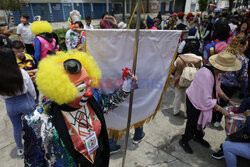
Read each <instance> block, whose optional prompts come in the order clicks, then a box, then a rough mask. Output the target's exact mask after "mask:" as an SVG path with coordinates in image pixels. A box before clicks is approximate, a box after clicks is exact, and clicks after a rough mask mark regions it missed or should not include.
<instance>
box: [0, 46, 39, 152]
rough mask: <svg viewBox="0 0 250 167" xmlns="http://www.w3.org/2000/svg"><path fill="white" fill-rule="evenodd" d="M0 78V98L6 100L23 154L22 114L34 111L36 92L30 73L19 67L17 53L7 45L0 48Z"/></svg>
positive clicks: (19, 149) (16, 140)
mask: <svg viewBox="0 0 250 167" xmlns="http://www.w3.org/2000/svg"><path fill="white" fill-rule="evenodd" d="M0 78H1V79H0V98H2V99H3V100H5V104H6V109H7V113H8V116H9V118H10V120H11V122H12V125H13V128H14V139H15V142H16V145H17V147H18V149H17V155H18V156H21V155H23V153H24V151H23V144H22V138H21V132H22V120H21V116H22V115H23V114H27V113H29V112H32V110H33V108H34V107H35V101H34V100H35V99H36V92H35V88H34V86H33V83H32V81H31V79H30V77H29V75H28V73H27V72H26V71H25V70H23V69H19V67H18V65H17V63H16V57H15V53H14V52H13V51H12V50H11V49H9V48H5V47H2V48H0Z"/></svg>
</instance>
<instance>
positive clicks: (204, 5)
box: [198, 0, 208, 12]
mask: <svg viewBox="0 0 250 167" xmlns="http://www.w3.org/2000/svg"><path fill="white" fill-rule="evenodd" d="M198 3H199V8H200V11H202V12H204V11H206V10H207V5H208V0H199V1H198Z"/></svg>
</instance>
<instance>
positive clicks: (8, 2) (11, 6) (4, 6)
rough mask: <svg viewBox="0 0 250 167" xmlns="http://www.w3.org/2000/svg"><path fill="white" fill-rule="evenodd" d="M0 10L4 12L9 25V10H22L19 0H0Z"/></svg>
mask: <svg viewBox="0 0 250 167" xmlns="http://www.w3.org/2000/svg"><path fill="white" fill-rule="evenodd" d="M0 4H1V5H0V10H4V11H5V14H6V23H7V25H8V27H9V26H10V18H11V10H19V11H21V10H22V7H21V3H20V0H0Z"/></svg>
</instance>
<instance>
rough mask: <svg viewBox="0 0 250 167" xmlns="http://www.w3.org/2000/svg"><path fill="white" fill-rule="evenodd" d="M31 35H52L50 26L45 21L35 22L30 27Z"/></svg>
mask: <svg viewBox="0 0 250 167" xmlns="http://www.w3.org/2000/svg"><path fill="white" fill-rule="evenodd" d="M30 29H31V31H32V32H33V34H35V35H38V34H41V33H46V32H47V33H52V26H51V25H50V23H49V22H47V21H35V22H33V23H32V24H31V27H30Z"/></svg>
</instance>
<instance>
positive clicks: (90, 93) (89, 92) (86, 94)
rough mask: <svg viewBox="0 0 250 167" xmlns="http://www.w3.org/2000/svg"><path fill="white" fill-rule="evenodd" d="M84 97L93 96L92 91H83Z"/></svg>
mask: <svg viewBox="0 0 250 167" xmlns="http://www.w3.org/2000/svg"><path fill="white" fill-rule="evenodd" d="M83 96H84V97H88V98H90V97H92V96H93V93H92V92H91V91H90V90H89V91H87V92H86V93H84V95H83Z"/></svg>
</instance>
